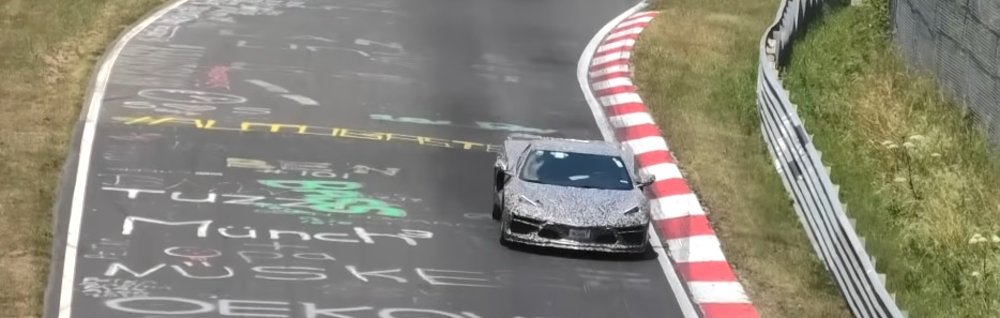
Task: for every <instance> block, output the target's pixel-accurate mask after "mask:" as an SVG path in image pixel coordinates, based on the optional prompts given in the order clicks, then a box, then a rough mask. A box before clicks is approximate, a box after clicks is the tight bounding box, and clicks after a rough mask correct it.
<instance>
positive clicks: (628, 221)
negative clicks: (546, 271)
mask: <svg viewBox="0 0 1000 318" xmlns="http://www.w3.org/2000/svg"><path fill="white" fill-rule="evenodd" d="M504 149H505V151H504V153H503V154H501V155H500V156H499V157H498V160H497V162H498V164H497V165H498V167H497V169H498V171H499V169H502V168H501V166H503V167H506V168H507V170H508V171H511V172H513V171H520V168H521V165H522V164H523V161H524V157H525V155H526V154H528V153H530V151H526V150H529V149H530V150H532V151H533V150H552V151H565V152H577V153H588V154H602V155H612V156H619V157H621V158H622V159H623V160H622V161H623V162H626V165H627V169H628V170H629V171H630V173H631V174H632V179H633V180H641V179H640V178H639V177H636V173H635V168H634V166H633V165H632V161H633V160H631V159H632V158H631V157H630V155H631V154H630V153H628V152H627V151H625V150H624V149H623V148H622V147H621V145H620V144H618V143H613V142H604V141H582V140H569V139H557V138H516V137H512V138H509V139H508V140H506V141H505V143H504ZM498 177H503V174H502V173H498ZM506 178H508V180H507V181H506V183H505V184H503V185H502V186H499V185H498V187H499V188H501V189H498V190H499V191H498V193H497V194H498V195H497V196H496V197H495V199H497V201H498V202H496V204H498V205H499V207H500V208H501V211H502V217H501V219H500V221H501V231H502V233H501V241H505V242H511V241H512V242H518V243H523V244H529V245H538V246H547V247H558V248H566V249H573V250H587V251H601V252H628V253H641V252H645V249H646V248H647V247H648V244H647V243H648V240H647V239H646V232H647V231H648V228H649V222H650V205H649V201H648V200H647V198H646V196H645V195H644V194H643V192H642V189H641V188H640V187H633V188H632V189H629V190H609V189H593V188H577V187H566V186H559V185H551V184H541V183H534V182H528V181H524V180H521V179H520V178H519V177H518V174H517V173H510V174H509V175H507V176H506ZM512 222H517V223H522V224H519V225H523V224H532V225H533V229H534V228H537V230H531V231H527V232H524V231H521V232H518V231H512V230H511V228H512V226H516V225H512V224H511V223H512ZM549 226H553V227H557V228H560V229H569V228H574V229H605V230H608V231H611V233H615V236H616V237H617V239H616V240H615V241H614V242H593V241H586V240H573V239H570V238H565V237H560V238H553V237H551V236H550V237H544V236H543V235H540V232H541V230H542V229H545V228H547V227H549ZM522 229H523V227H522ZM621 234H629V237H630V238H632V239H628V240H626V239H623V238H622V236H621Z"/></svg>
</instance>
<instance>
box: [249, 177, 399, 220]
mask: <svg viewBox="0 0 1000 318" xmlns="http://www.w3.org/2000/svg"><path fill="white" fill-rule="evenodd" d="M259 182H260V184H263V185H265V186H268V187H272V188H277V189H285V190H290V191H292V192H296V193H303V194H305V195H304V196H303V197H302V198H301V201H300V202H299V203H297V205H284V206H282V210H284V209H285V208H286V207H303V208H308V209H310V210H313V211H317V212H323V213H347V214H366V213H370V212H375V213H376V214H378V215H384V216H390V217H403V216H406V211H404V210H403V209H401V208H399V207H396V206H392V205H389V204H387V203H385V202H384V201H382V200H378V199H373V198H369V197H365V196H363V195H361V193H360V192H358V190H360V189H361V187H362V186H361V184H360V183H357V182H350V181H328V180H323V181H319V180H260V181H259Z"/></svg>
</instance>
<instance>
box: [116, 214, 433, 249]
mask: <svg viewBox="0 0 1000 318" xmlns="http://www.w3.org/2000/svg"><path fill="white" fill-rule="evenodd" d="M212 222H214V221H213V220H197V221H166V220H160V219H154V218H144V217H138V216H127V217H125V220H124V221H123V222H122V235H125V236H130V235H132V232H135V230H136V225H137V224H147V226H149V225H160V226H168V227H179V226H192V225H196V226H197V230H196V231H195V237H198V238H206V237H208V233H209V232H210V229H211V226H212ZM216 231H218V233H219V235H220V236H222V237H224V238H229V239H257V230H256V229H254V228H252V227H249V226H243V227H241V228H239V229H237V228H236V227H234V226H224V227H217V228H216ZM351 231H352V232H353V233H333V232H323V233H309V232H304V231H290V230H274V229H269V230H267V231H266V233H267V238H269V239H271V240H282V239H285V238H288V237H292V238H297V239H298V240H299V241H310V240H316V241H322V242H335V243H355V244H357V243H362V242H363V243H365V244H375V239H376V238H385V239H389V238H392V239H398V240H402V241H403V242H405V243H406V244H407V245H409V246H417V240H418V239H422V240H426V239H431V238H433V237H434V233H432V232H429V231H422V230H410V229H402V230H400V232H401V233H396V234H386V233H373V232H369V231H368V230H366V229H364V228H362V227H357V226H355V227H353V228H352V229H351ZM262 232H264V231H262ZM351 234H354V236H352V235H351ZM261 236H263V234H262V235H261ZM355 236H356V237H355Z"/></svg>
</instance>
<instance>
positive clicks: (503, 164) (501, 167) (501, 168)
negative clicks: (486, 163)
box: [494, 159, 510, 175]
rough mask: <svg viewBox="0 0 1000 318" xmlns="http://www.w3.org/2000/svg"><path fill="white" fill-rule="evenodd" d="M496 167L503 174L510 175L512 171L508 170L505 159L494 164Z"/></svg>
mask: <svg viewBox="0 0 1000 318" xmlns="http://www.w3.org/2000/svg"><path fill="white" fill-rule="evenodd" d="M494 166H495V167H496V168H497V170H499V171H500V172H502V173H503V174H506V175H510V170H508V167H507V162H506V161H504V160H503V159H497V162H496V163H495V164H494Z"/></svg>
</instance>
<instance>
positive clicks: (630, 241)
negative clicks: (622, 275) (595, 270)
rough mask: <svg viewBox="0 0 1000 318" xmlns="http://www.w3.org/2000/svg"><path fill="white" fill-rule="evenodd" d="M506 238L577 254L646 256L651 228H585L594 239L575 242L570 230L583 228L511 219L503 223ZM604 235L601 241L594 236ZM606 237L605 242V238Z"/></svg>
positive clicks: (646, 226) (520, 218)
mask: <svg viewBox="0 0 1000 318" xmlns="http://www.w3.org/2000/svg"><path fill="white" fill-rule="evenodd" d="M504 221H505V222H508V223H507V226H504V227H503V228H504V233H503V238H504V239H505V240H506V241H509V242H514V243H519V244H525V245H533V246H540V247H551V248H559V249H568V250H576V251H592V252H605V253H628V254H634V253H643V252H645V251H646V249H647V248H648V247H649V239H648V236H647V235H648V228H649V225H648V224H646V225H640V226H632V227H627V228H614V227H603V228H593V227H591V228H585V229H589V230H591V231H590V232H591V235H592V237H590V238H586V239H574V238H572V237H569V236H568V235H567V233H568V231H569V230H570V229H574V230H577V229H584V228H577V227H572V226H567V225H563V224H558V223H553V222H542V221H537V220H532V219H528V218H524V217H518V216H509V217H508V218H507V220H504ZM597 235H602V236H600V238H598V237H593V236H597ZM602 238H603V239H602Z"/></svg>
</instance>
